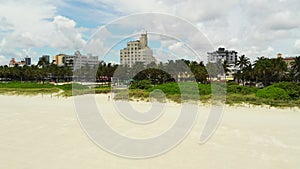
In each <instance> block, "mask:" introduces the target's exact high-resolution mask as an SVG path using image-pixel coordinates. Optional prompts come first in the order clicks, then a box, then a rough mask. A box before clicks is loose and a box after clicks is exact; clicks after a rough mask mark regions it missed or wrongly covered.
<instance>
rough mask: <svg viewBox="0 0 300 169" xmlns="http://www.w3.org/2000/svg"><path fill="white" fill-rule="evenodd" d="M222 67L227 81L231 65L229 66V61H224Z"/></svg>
mask: <svg viewBox="0 0 300 169" xmlns="http://www.w3.org/2000/svg"><path fill="white" fill-rule="evenodd" d="M222 67H223V70H222V71H223V73H224V77H225V80H226V75H227V73H228V72H230V69H229V68H230V65H229V64H228V62H227V60H224V62H223V63H222Z"/></svg>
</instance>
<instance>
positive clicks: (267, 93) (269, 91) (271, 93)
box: [256, 86, 291, 100]
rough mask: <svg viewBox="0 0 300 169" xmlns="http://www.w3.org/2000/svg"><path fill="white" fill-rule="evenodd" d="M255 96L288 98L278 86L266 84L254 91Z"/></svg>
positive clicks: (276, 98) (277, 98) (275, 98)
mask: <svg viewBox="0 0 300 169" xmlns="http://www.w3.org/2000/svg"><path fill="white" fill-rule="evenodd" d="M256 96H257V97H261V98H267V99H274V100H289V99H291V97H290V96H289V94H288V93H287V92H286V91H285V90H284V89H281V88H279V87H273V86H268V87H266V88H263V89H260V90H258V91H257V92H256Z"/></svg>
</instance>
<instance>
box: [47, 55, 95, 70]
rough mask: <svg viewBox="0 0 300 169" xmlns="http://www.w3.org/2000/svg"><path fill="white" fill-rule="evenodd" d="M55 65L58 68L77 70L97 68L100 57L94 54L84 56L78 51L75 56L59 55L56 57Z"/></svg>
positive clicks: (54, 59)
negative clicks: (84, 67) (66, 67)
mask: <svg viewBox="0 0 300 169" xmlns="http://www.w3.org/2000/svg"><path fill="white" fill-rule="evenodd" d="M53 63H54V64H57V65H58V66H68V67H72V68H74V69H75V70H76V69H80V68H81V67H83V66H86V65H87V66H89V67H90V68H93V67H96V66H98V64H99V60H98V56H93V55H92V54H87V55H82V54H81V53H80V52H79V51H76V52H75V53H74V55H66V54H58V55H56V56H54V58H53Z"/></svg>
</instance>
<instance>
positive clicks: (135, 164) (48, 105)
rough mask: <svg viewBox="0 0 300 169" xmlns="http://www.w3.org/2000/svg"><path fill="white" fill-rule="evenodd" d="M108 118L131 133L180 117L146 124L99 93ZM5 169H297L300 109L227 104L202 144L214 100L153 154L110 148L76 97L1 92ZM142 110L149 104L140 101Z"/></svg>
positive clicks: (171, 109) (148, 131)
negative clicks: (85, 122) (170, 145)
mask: <svg viewBox="0 0 300 169" xmlns="http://www.w3.org/2000/svg"><path fill="white" fill-rule="evenodd" d="M95 100H96V102H97V103H98V106H99V108H100V109H104V110H106V111H105V112H107V113H105V114H104V115H103V117H104V118H105V121H106V122H107V123H108V124H109V125H110V126H111V127H112V128H114V129H115V130H116V131H118V132H119V133H122V134H123V135H126V136H128V137H139V138H147V137H150V136H153V135H159V134H160V133H162V132H164V131H165V130H166V129H168V127H169V126H170V125H172V124H173V123H174V121H175V120H176V118H177V117H178V114H179V111H178V112H176V111H175V110H178V105H177V104H175V103H168V105H167V107H166V109H165V113H164V114H163V115H162V116H161V117H160V118H159V119H158V120H156V121H155V122H153V123H151V124H147V125H138V124H132V123H130V122H129V121H127V120H124V119H123V118H122V117H121V116H119V114H118V113H116V112H115V111H112V108H113V105H112V104H113V101H108V99H107V95H97V96H95ZM0 101H1V102H0V107H1V108H0V168H3V169H21V168H22V169H48V168H49V169H58V168H59V169H67V168H68V169H69V168H70V169H77V168H78V169H82V168H85V169H95V168H101V169H124V168H125V169H142V168H143V169H168V168H170V169H183V168H184V169H199V168H202V169H241V168H243V169H254V168H255V169H283V168H285V169H287V168H288V169H298V168H299V166H300V161H299V159H300V123H299V122H300V110H299V109H296V108H290V109H277V108H268V107H258V106H257V107H254V106H251V107H250V108H249V107H247V106H245V107H243V106H226V107H225V110H224V116H223V119H222V122H221V124H220V126H219V128H218V130H217V131H216V132H215V134H214V135H213V137H212V138H211V139H210V140H209V141H208V142H207V143H206V144H203V145H201V144H198V141H199V137H200V133H201V130H202V128H203V126H204V124H205V121H206V118H207V116H208V113H209V110H210V107H209V106H201V109H200V110H201V112H199V116H198V119H197V122H196V124H195V126H194V127H193V128H192V131H191V133H190V134H189V135H188V136H187V137H186V138H185V139H184V140H183V142H181V144H179V145H177V146H176V147H175V148H174V149H172V150H171V151H169V152H167V153H165V154H163V155H160V156H157V157H154V158H149V159H139V160H133V159H126V158H121V157H118V156H115V155H113V154H111V153H108V152H106V151H104V150H102V149H101V148H99V147H98V146H97V145H96V144H94V143H93V141H92V140H90V139H89V138H88V137H87V135H86V134H85V132H84V131H83V130H82V128H81V126H80V124H79V122H78V119H77V115H76V111H75V107H74V101H73V98H62V97H51V96H49V95H44V96H30V97H29V96H4V95H0ZM132 106H133V107H134V108H136V109H137V110H142V111H146V110H147V109H149V106H148V104H147V103H144V102H135V103H132Z"/></svg>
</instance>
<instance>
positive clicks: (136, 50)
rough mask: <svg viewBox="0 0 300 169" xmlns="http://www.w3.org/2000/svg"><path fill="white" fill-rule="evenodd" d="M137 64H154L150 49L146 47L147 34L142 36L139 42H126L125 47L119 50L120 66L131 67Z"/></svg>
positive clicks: (154, 60)
mask: <svg viewBox="0 0 300 169" xmlns="http://www.w3.org/2000/svg"><path fill="white" fill-rule="evenodd" d="M137 62H142V63H144V64H145V65H147V64H149V63H151V62H156V59H155V58H154V57H153V52H152V49H150V48H149V47H148V37H147V33H145V34H142V35H141V37H140V39H139V40H136V41H130V42H127V47H126V48H124V49H121V50H120V63H121V65H128V66H129V67H132V66H133V65H134V64H135V63H137Z"/></svg>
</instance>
